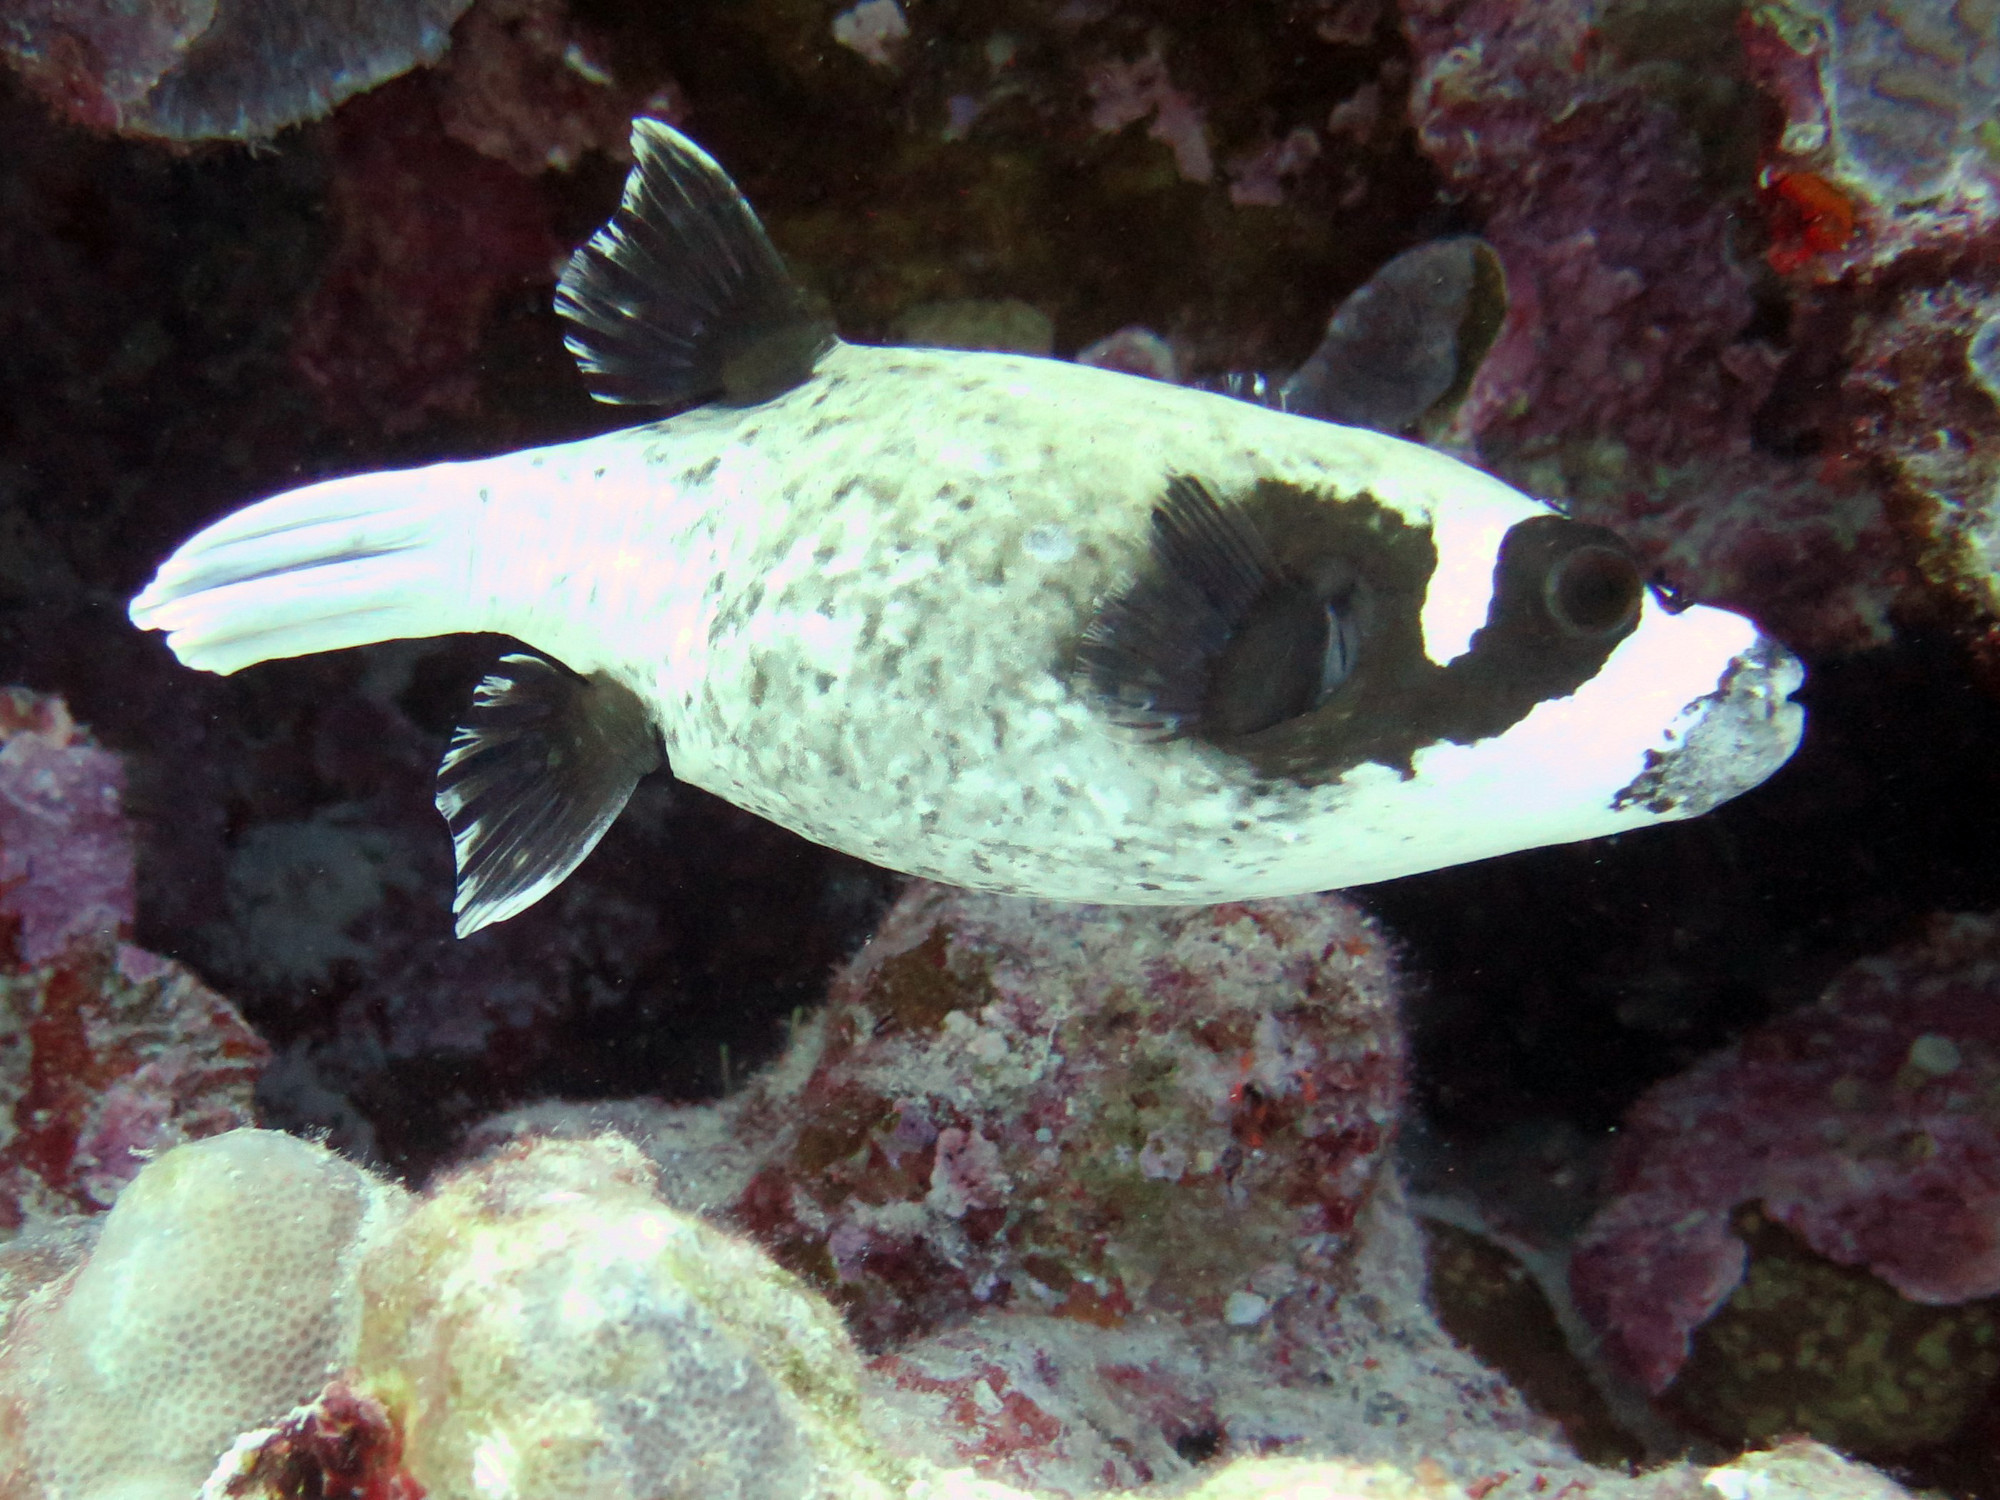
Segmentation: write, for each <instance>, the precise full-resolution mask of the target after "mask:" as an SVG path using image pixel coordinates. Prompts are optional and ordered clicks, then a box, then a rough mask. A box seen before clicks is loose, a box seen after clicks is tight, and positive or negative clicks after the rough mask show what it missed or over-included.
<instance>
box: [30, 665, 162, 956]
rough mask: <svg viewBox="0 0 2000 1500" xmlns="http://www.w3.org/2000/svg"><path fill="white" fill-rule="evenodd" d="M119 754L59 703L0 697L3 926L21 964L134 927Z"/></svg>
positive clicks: (36, 698)
mask: <svg viewBox="0 0 2000 1500" xmlns="http://www.w3.org/2000/svg"><path fill="white" fill-rule="evenodd" d="M124 790H125V773H124V770H123V768H122V767H121V766H120V765H119V763H118V757H117V756H115V755H113V754H112V753H111V752H110V751H108V750H105V749H102V748H100V747H99V746H98V745H97V744H95V743H94V742H93V741H92V740H91V738H90V736H89V735H87V734H85V733H84V732H83V731H82V730H80V729H78V728H77V726H76V724H75V723H74V722H73V721H72V720H71V718H70V716H69V710H68V708H67V707H65V706H64V704H63V701H62V700H61V699H60V698H53V697H42V696H39V695H37V694H34V693H30V692H28V691H26V690H25V689H22V688H8V689H6V690H4V691H0V924H4V927H5V929H6V932H5V936H6V940H7V946H8V947H9V948H10V949H11V952H12V957H13V958H14V959H15V960H16V961H17V962H19V963H22V964H25V965H29V966H33V965H36V964H43V963H46V962H48V961H49V960H50V959H51V958H54V957H55V956H56V955H57V954H58V953H60V952H62V951H63V949H65V948H67V947H69V946H70V945H71V944H72V943H76V942H79V941H85V940H102V939H108V938H114V937H117V936H119V935H120V934H122V933H123V932H124V931H125V930H126V929H127V928H128V927H129V926H130V925H131V922H132V900H133V895H132V838H131V833H130V831H129V830H128V829H127V828H126V826H125V819H124V815H123V813H122V812H121V810H120V807H119V799H120V797H121V796H122V795H123V794H124Z"/></svg>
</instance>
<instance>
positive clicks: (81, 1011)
mask: <svg viewBox="0 0 2000 1500" xmlns="http://www.w3.org/2000/svg"><path fill="white" fill-rule="evenodd" d="M123 785H124V778H123V771H122V768H121V766H120V764H119V761H118V758H117V757H116V756H114V755H112V754H111V753H110V752H109V751H107V750H104V749H102V748H101V747H99V746H98V745H97V744H96V743H94V742H93V741H92V739H91V738H90V736H89V735H88V734H87V733H85V732H84V731H83V730H81V729H79V728H78V727H77V726H76V724H75V723H74V722H73V721H72V720H71V718H70V715H69V710H68V708H67V707H66V706H65V705H64V703H63V701H62V700H61V699H60V698H54V697H44V696H39V695H36V694H33V693H30V692H28V691H26V690H25V689H21V688H9V689H6V690H4V691H0V936H4V938H5V950H4V952H0V1239H4V1238H5V1237H7V1236H8V1235H10V1234H11V1233H13V1232H14V1231H15V1230H17V1229H19V1228H20V1227H21V1226H22V1224H23V1223H25V1222H28V1221H29V1220H31V1219H34V1218H37V1217H41V1216H45V1215H50V1214H57V1213H69V1212H77V1211H85V1210H94V1209H100V1208H103V1207H105V1206H106V1205H108V1204H109V1203H110V1202H111V1200H112V1199H113V1197H115V1196H116V1195H117V1192H118V1190H119V1189H120V1188H121V1187H122V1186H123V1185H124V1184H125V1182H126V1181H128V1180H129V1179H130V1178H131V1177H132V1175H133V1173H135V1172H136V1171H138V1169H139V1167H140V1166H141V1165H142V1164H143V1163H144V1161H145V1160H146V1159H147V1158H148V1157H149V1156H151V1155H152V1154H153V1153H154V1152H156V1151H160V1150H164V1149H166V1148H167V1147H169V1146H173V1145H175V1144H177V1143H179V1142H181V1141H185V1140H190V1139H193V1138H196V1137H199V1136H204V1135H212V1134H216V1133H218V1132H221V1131H225V1130H230V1129H233V1128H234V1127H236V1126H239V1125H245V1124H248V1123H250V1121H251V1119H252V1113H251V1101H250V1093H251V1089H252V1087H253V1085H254V1084H255V1082H256V1079H257V1074H258V1070H259V1069H260V1068H261V1067H262V1065H263V1064H264V1062H265V1060H266V1058H267V1057H268V1049H267V1048H266V1047H265V1046H264V1044H263V1043H262V1042H261V1041H260V1040H258V1038H257V1037H256V1035H255V1034H254V1033H253V1032H252V1031H251V1030H250V1029H249V1027H247V1026H246V1025H244V1023H243V1021H242V1018H241V1017H239V1016H238V1015H237V1014H236V1012H235V1010H234V1009H233V1008H232V1007H231V1006H230V1005H229V1004H228V1003H227V1002H226V1001H224V1000H223V999H222V998H221V997H220V996H219V995H216V994H214V993H213V992H212V991H210V990H208V989H207V988H206V987H204V986H203V985H202V984H201V983H200V982H199V981H197V980H196V979H195V977H194V976H193V975H192V974H190V973H188V972H187V971H186V970H185V969H183V968H181V967H180V966H179V965H177V964H174V963H171V962H169V961H167V960H165V959H162V958H159V957H157V956H155V955H153V954H151V953H147V952H145V951H143V950H141V949H139V948H136V947H133V946H132V945H130V944H129V943H126V942H125V941H123V939H124V936H125V935H126V934H127V933H128V932H129V930H130V928H131V924H132V900H133V870H132V858H133V856H132V835H131V830H130V828H129V826H128V825H127V824H126V822H125V818H124V814H123V811H122V809H121V807H120V796H121V793H122V791H123Z"/></svg>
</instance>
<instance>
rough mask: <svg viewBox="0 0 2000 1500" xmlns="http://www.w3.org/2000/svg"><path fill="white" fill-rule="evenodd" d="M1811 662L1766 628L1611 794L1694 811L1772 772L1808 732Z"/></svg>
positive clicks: (1634, 803) (1657, 809) (1671, 811)
mask: <svg viewBox="0 0 2000 1500" xmlns="http://www.w3.org/2000/svg"><path fill="white" fill-rule="evenodd" d="M1805 680H1806V669H1805V663H1803V662H1802V661H1800V660H1799V659H1798V657H1796V656H1794V655H1793V654H1792V653H1791V652H1790V651H1787V650H1786V649H1785V648H1784V647H1783V646H1781V645H1779V644H1778V643H1777V642H1776V641H1774V640H1772V639H1771V638H1770V637H1769V636H1765V635H1760V636H1758V637H1757V640H1756V642H1755V643H1754V644H1753V645H1751V646H1750V647H1749V648H1748V649H1747V650H1744V651H1741V652H1739V653H1738V654H1737V655H1736V656H1735V657H1734V658H1732V659H1731V660H1730V663H1729V665H1728V666H1727V667H1725V668H1724V669H1723V672H1722V675H1721V677H1719V678H1718V679H1717V680H1716V684H1715V691H1714V692H1712V693H1706V694H1704V695H1703V696H1701V697H1700V698H1697V699H1696V700H1695V701H1694V702H1692V703H1690V704H1689V705H1688V706H1687V708H1686V710H1685V711H1684V712H1683V713H1682V715H1681V719H1680V721H1679V723H1678V724H1677V725H1676V726H1675V728H1674V729H1673V730H1671V731H1669V733H1668V743H1667V744H1666V745H1665V746H1664V747H1663V748H1661V749H1658V750H1649V751H1647V752H1646V769H1645V770H1644V771H1642V772H1641V773H1640V774H1639V775H1638V776H1637V777H1636V778H1635V779H1634V780H1633V781H1632V782H1631V783H1630V784H1629V785H1627V786H1625V787H1622V788H1620V789H1619V791H1618V792H1617V794H1616V795H1614V796H1613V797H1612V799H1611V805H1612V807H1614V808H1616V809H1619V810H1623V809H1625V808H1629V807H1644V808H1645V809H1646V810H1647V811H1648V812H1652V813H1656V814H1660V815H1662V816H1672V817H1679V818H1692V817H1695V816H1697V815H1699V814H1701V813H1705V812H1707V811H1708V810H1709V809H1710V808H1712V807H1716V806H1718V805H1719V804H1721V803H1724V802H1727V801H1728V800H1729V799H1730V798H1731V797H1735V796H1738V795H1740V794H1741V793H1743V792H1747V791H1749V790H1750V789H1751V788H1752V787H1754V786H1757V785H1759V784H1761V783H1762V782H1764V781H1765V780H1767V779H1768V778H1769V777H1770V776H1771V774H1772V773H1773V772H1774V771H1776V770H1777V769H1778V767H1780V766H1782V765H1783V764H1784V763H1785V762H1786V761H1787V760H1789V759H1791V756H1792V752H1793V751H1794V750H1796V749H1798V747H1799V738H1800V736H1801V735H1803V734H1804V733H1805V727H1806V711H1805V709H1804V708H1803V707H1801V706H1800V705H1799V704H1797V703H1795V702H1793V701H1792V694H1794V693H1796V692H1797V691H1798V690H1799V689H1800V688H1801V687H1803V686H1804V685H1805Z"/></svg>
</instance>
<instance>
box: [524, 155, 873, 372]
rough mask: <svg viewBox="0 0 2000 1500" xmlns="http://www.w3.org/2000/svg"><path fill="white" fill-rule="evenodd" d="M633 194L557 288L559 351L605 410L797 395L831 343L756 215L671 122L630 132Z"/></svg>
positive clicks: (574, 259) (826, 326)
mask: <svg viewBox="0 0 2000 1500" xmlns="http://www.w3.org/2000/svg"><path fill="white" fill-rule="evenodd" d="M632 159H633V163H634V165H633V167H632V171H631V175H630V176H628V177H627V178H626V179H625V197H624V200H623V201H622V202H621V203H620V204H619V205H618V212H617V213H615V214H613V215H612V216H611V222H610V223H608V224H606V225H605V226H604V227H603V228H602V229H600V230H598V231H597V233H596V234H594V235H592V236H591V237H590V242H589V243H588V244H586V245H584V246H583V247H582V248H581V249H579V250H578V251H577V252H576V254H574V255H572V256H571V257H570V260H569V265H568V266H567V267H565V268H564V270H563V273H562V279H561V281H560V282H559V283H558V284H557V286H556V311H557V313H559V314H560V315H561V316H563V317H564V318H567V319H568V320H569V323H570V330H569V333H568V334H567V335H566V336H565V337H564V340H563V342H564V343H565V344H567V345H568V347H569V352H570V353H571V354H573V355H574V356H575V357H576V363H577V367H578V368H579V369H581V370H582V371H583V377H584V380H585V381H586V383H588V385H589V386H590V393H591V394H592V395H593V396H595V397H596V398H597V399H598V400H600V401H613V402H622V403H628V404H633V405H639V406H664V407H674V408H680V407H686V406H693V405H696V404H698V403H700V402H704V401H718V400H720V401H728V402H731V403H733V404H737V405H750V404H752V403H754V402H758V401H766V400H769V399H770V398H771V397H773V396H776V395H778V394H780V393H781V392H783V391H786V390H789V389H790V388H791V387H792V386H795V385H798V384H799V383H800V382H802V381H803V380H805V379H806V378H807V377H808V376H810V375H811V374H812V371H813V365H814V364H815V363H816V362H817V361H818V359H819V357H820V356H821V355H822V354H824V353H826V351H827V350H829V349H831V348H832V347H833V344H834V334H833V325H832V324H831V323H829V322H827V320H826V319H824V318H822V317H819V316H818V315H816V314H815V313H814V312H813V311H812V309H811V308H810V307H808V306H807V304H806V299H805V294H804V293H803V292H802V291H801V290H800V289H799V286H798V284H797V283H796V282H795V281H793V280H792V277H791V273H790V272H789V271H787V270H786V269H785V263H784V261H783V260H782V259H780V258H779V255H778V252H777V249H776V248H775V247H774V246H773V245H772V244H771V241H770V237H769V236H768V235H766V234H765V233H764V226H763V225H762V224H760V223H759V222H758V221H757V215H756V212H755V211H754V210H753V209H752V208H751V207H750V205H749V204H748V203H746V202H745V201H744V199H743V195H742V194H741V193H739V192H738V191H737V190H736V184H735V183H733V182H731V181H730V180H729V175H728V174H727V173H726V172H724V171H723V170H722V168H721V167H719V166H717V165H716V164H715V160H714V158H712V157H711V156H709V154H708V153H707V152H706V151H703V150H702V149H701V147H699V146H697V145H696V144H695V143H694V142H693V141H691V140H689V139H688V138H687V137H686V136H684V135H682V134H681V133H680V132H679V131H678V130H675V129H674V128H673V127H672V126H670V125H665V124H662V123H661V122H660V121H658V120H647V119H639V120H634V121H633V122H632Z"/></svg>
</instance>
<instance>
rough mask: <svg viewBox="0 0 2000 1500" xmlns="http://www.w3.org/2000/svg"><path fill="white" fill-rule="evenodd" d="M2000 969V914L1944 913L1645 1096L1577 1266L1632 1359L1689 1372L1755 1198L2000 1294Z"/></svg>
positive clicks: (1899, 1271)
mask: <svg viewBox="0 0 2000 1500" xmlns="http://www.w3.org/2000/svg"><path fill="white" fill-rule="evenodd" d="M1996 986H2000V920H1996V919H1994V918H1992V917H1956V918H1950V919H1944V920H1940V921H1939V922H1937V923H1936V924H1935V925H1934V927H1933V929H1932V931H1931V933H1930V934H1929V936H1928V937H1927V938H1926V939H1925V940H1924V941H1923V942H1921V943H1919V944H1917V945H1915V946H1913V947H1910V948H1907V949H1904V950H1902V951H1900V952H1897V953H1894V954H1891V955H1889V956H1887V957H1884V958H1879V959H1870V960H1866V961H1864V962H1862V963H1859V964H1856V965H1855V966H1854V967H1853V968H1851V969H1849V970H1847V971H1846V972H1845V973H1844V974H1842V975H1841V976H1840V977H1839V978H1838V979H1837V980H1836V981H1835V982H1834V983H1833V985H1832V986H1831V987H1830V988H1829V989H1828V991H1827V993H1826V994H1825V995H1824V996H1823V997H1822V998H1821V999H1820V1000H1819V1002H1818V1003H1817V1004H1814V1005H1812V1006H1809V1007H1807V1008H1806V1009H1804V1010H1802V1011H1799V1012H1797V1013H1795V1014H1793V1015H1790V1016H1787V1017H1785V1018H1783V1019H1782V1020H1780V1021H1777V1022H1775V1023H1773V1024H1772V1025H1769V1026H1767V1027H1765V1028H1763V1029H1762V1030H1760V1031H1757V1032H1755V1033H1753V1034H1752V1035H1750V1036H1749V1037H1746V1038H1745V1039H1744V1040H1743V1041H1741V1042H1738V1043H1737V1044H1735V1045H1734V1046H1732V1047H1729V1048H1727V1049H1725V1050H1724V1051H1722V1052H1720V1053H1717V1054H1716V1055H1714V1056H1713V1057H1710V1058H1708V1059H1707V1060H1706V1061H1704V1062H1702V1063H1700V1064H1698V1065H1697V1066H1695V1067H1694V1068H1692V1069H1690V1070H1689V1071H1688V1072H1686V1073H1684V1074H1682V1075H1681V1076H1680V1077H1678V1078H1675V1079H1672V1080H1670V1081H1669V1082H1667V1083H1664V1084H1661V1085H1660V1086H1659V1087H1657V1088H1655V1089H1654V1090H1653V1091H1652V1092H1651V1093H1649V1094H1647V1095H1646V1096H1645V1097H1644V1098H1643V1099H1642V1100H1641V1101H1640V1102H1639V1104H1638V1105H1637V1106H1636V1107H1635V1109H1634V1110H1633V1111H1632V1113H1631V1115H1630V1117H1629V1118H1628V1120H1627V1122H1626V1130H1625V1133H1624V1135H1623V1137H1622V1140H1621V1143H1620V1147H1619V1155H1618V1158H1617V1161H1616V1163H1615V1164H1614V1167H1613V1171H1612V1177H1611V1187H1612V1197H1611V1201H1610V1202H1609V1204H1608V1205H1607V1206H1606V1207H1605V1208H1604V1210H1603V1211H1602V1212H1600V1213H1599V1214H1598V1216H1597V1217H1596V1219H1594V1220H1593V1221H1592V1223H1591V1225H1590V1227H1589V1229H1588V1230H1587V1231H1586V1232H1585V1234H1584V1236H1583V1239H1582V1241H1581V1242H1580V1244H1579V1246H1578V1249H1577V1251H1576V1254H1575V1257H1574V1260H1573V1262H1572V1266H1571V1284H1572V1287H1573V1290H1574V1292H1575V1296H1576V1299H1577V1303H1578V1305H1579V1307H1580V1308H1581V1309H1582V1310H1583V1312H1584V1313H1585V1315H1586V1316H1587V1317H1588V1318H1589V1319H1590V1321H1591V1322H1592V1323H1593V1324H1594V1325H1595V1326H1596V1327H1597V1328H1598V1330H1599V1331H1600V1332H1601V1333H1602V1335H1603V1337H1604V1340H1605V1346H1606V1348H1607V1350H1608V1352H1609V1353H1610V1354H1611V1356H1612V1358H1613V1359H1614V1360H1615V1362H1616V1363H1617V1364H1618V1365H1620V1366H1621V1367H1622V1368H1623V1369H1624V1370H1625V1371H1626V1372H1627V1373H1629V1374H1630V1375H1631V1376H1632V1377H1633V1378H1635V1379H1637V1380H1639V1381H1641V1382H1642V1383H1644V1384H1645V1385H1646V1386H1647V1388H1648V1389H1651V1390H1654V1391H1659V1390H1662V1389H1664V1388H1665V1387H1666V1385H1667V1384H1668V1383H1669V1382H1671V1381H1672V1379H1673V1378H1674V1376H1675V1374H1676V1373H1677V1372H1678V1370H1679V1369H1680V1367H1681V1365H1682V1363H1683V1361H1684V1360H1685V1359H1686V1358H1687V1353H1688V1347H1689V1345H1688V1341H1689V1337H1690V1335H1691V1334H1692V1333H1693V1331H1694V1329H1695V1328H1696V1327H1698V1326H1699V1325H1700V1324H1701V1323H1702V1322H1703V1321H1704V1320H1705V1319H1707V1318H1708V1317H1709V1316H1710V1315H1711V1314H1712V1313H1714V1312H1715V1310H1716V1309H1717V1308H1719V1307H1720V1306H1721V1305H1722V1303H1723V1302H1724V1301H1725V1300H1726V1299H1727V1298H1728V1296H1729V1294H1730V1293H1731V1292H1732V1291H1733V1290H1734V1289H1735V1287H1736V1285H1737V1284H1738V1282H1739V1281H1740V1280H1741V1278H1742V1275H1743V1269H1744V1264H1745V1250H1744V1246H1743V1244H1742V1242H1741V1241H1739V1240H1738V1239H1737V1238H1736V1237H1735V1235H1734V1234H1732V1233H1731V1229H1730V1220H1731V1214H1732V1212H1733V1211H1734V1210H1735V1209H1736V1208H1737V1207H1738V1206H1739V1205H1741V1204H1746V1203H1761V1204H1762V1205H1763V1211H1764V1213H1765V1215H1766V1216H1767V1217H1769V1218H1771V1219H1774V1220H1776V1221H1777V1222H1779V1223H1781V1224H1784V1225H1785V1226H1787V1227H1788V1228H1790V1229H1791V1230H1792V1231H1794V1232H1795V1233H1796V1234H1797V1235H1798V1236H1799V1237H1800V1238H1801V1239H1803V1240H1804V1241H1805V1243H1806V1244H1807V1245H1808V1246H1809V1247H1810V1248H1811V1249H1812V1250H1813V1251H1814V1252H1816V1253H1817V1254H1819V1255H1822V1256H1824V1257H1826V1258H1827V1259H1828V1260H1832V1261H1835V1262H1837V1263H1839V1264H1842V1265H1857V1266H1865V1267H1866V1268H1867V1269H1869V1270H1870V1271H1872V1272H1874V1274H1875V1275H1877V1276H1879V1277H1880V1278H1882V1280H1884V1281H1886V1282H1888V1283H1889V1285H1891V1286H1892V1287H1894V1288H1895V1289H1896V1290H1897V1291H1899V1292H1900V1293H1902V1295H1903V1296H1905V1297H1907V1298H1909V1299H1911V1300H1912V1301H1916V1302H1922V1303H1930V1304H1951V1303H1958V1302H1964V1301H1969V1300H1971V1299H1973V1298H1978V1297H1990V1296H1993V1295H1995V1294H1996V1293H2000V1129H1996V1126H1995V1120H1994V1115H1993V1110H1992V1100H1993V1099H1994V1098H1995V1096H1996V1093H2000V1005H1996V1003H1995V999H1996V995H1995V991H1996Z"/></svg>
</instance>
